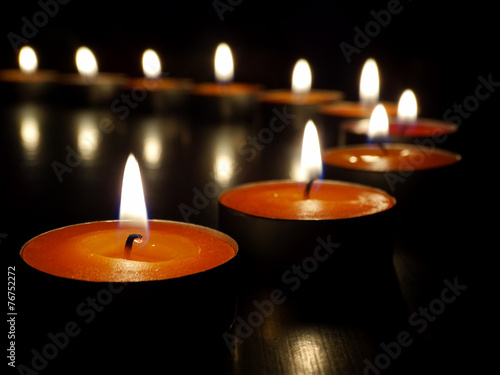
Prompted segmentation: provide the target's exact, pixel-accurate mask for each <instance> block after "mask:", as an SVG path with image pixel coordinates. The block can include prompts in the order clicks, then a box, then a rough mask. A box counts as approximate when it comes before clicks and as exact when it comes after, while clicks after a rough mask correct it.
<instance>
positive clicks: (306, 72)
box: [292, 59, 312, 95]
mask: <svg viewBox="0 0 500 375" xmlns="http://www.w3.org/2000/svg"><path fill="white" fill-rule="evenodd" d="M311 82H312V77H311V68H310V67H309V64H308V62H307V61H306V60H304V59H300V60H298V61H297V62H296V63H295V67H294V68H293V74H292V92H293V93H294V94H299V95H300V94H307V93H308V92H309V91H311Z"/></svg>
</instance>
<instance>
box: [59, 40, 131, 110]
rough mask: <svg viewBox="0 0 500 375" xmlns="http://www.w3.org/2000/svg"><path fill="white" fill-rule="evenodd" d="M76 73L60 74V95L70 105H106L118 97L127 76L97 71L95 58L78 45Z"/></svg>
mask: <svg viewBox="0 0 500 375" xmlns="http://www.w3.org/2000/svg"><path fill="white" fill-rule="evenodd" d="M75 61H76V66H77V70H78V73H77V74H69V73H67V74H60V75H59V77H58V84H59V89H60V90H61V95H60V97H61V98H62V100H63V101H64V102H65V103H67V104H71V105H87V104H92V105H107V106H110V105H112V104H113V103H112V102H113V100H114V99H119V97H120V96H119V93H120V91H121V90H122V89H123V88H124V87H125V85H126V83H127V78H126V77H125V75H123V74H120V73H102V72H99V69H98V65H97V60H96V58H95V56H94V54H93V53H92V51H91V50H89V49H88V48H87V47H80V48H79V49H78V50H77V52H76V56H75Z"/></svg>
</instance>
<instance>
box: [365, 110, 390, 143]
mask: <svg viewBox="0 0 500 375" xmlns="http://www.w3.org/2000/svg"><path fill="white" fill-rule="evenodd" d="M388 135H389V118H388V117H387V111H386V110H385V107H384V106H383V105H382V104H377V106H376V107H375V109H374V110H373V112H372V115H371V117H370V125H369V126H368V137H369V139H371V140H378V141H381V140H384V139H385V138H387V137H388Z"/></svg>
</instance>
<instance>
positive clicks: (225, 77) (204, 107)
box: [191, 43, 262, 121]
mask: <svg viewBox="0 0 500 375" xmlns="http://www.w3.org/2000/svg"><path fill="white" fill-rule="evenodd" d="M214 71H215V79H216V82H205V83H200V84H197V85H195V86H194V87H193V89H192V90H191V96H192V101H193V106H194V107H195V110H193V111H192V113H193V114H194V115H195V116H196V117H197V118H200V119H203V120H204V121H210V120H221V119H223V120H228V119H249V118H251V117H252V116H253V115H254V113H253V112H254V110H255V106H256V94H257V92H259V91H260V90H261V89H262V86H261V85H257V84H250V83H239V82H233V78H234V61H233V55H232V52H231V49H230V47H229V46H228V45H227V44H226V43H220V44H219V45H218V46H217V49H216V51H215V57H214Z"/></svg>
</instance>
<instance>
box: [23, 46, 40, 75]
mask: <svg viewBox="0 0 500 375" xmlns="http://www.w3.org/2000/svg"><path fill="white" fill-rule="evenodd" d="M37 67H38V60H37V57H36V53H35V51H34V50H33V48H31V47H29V46H24V47H23V48H21V50H20V51H19V68H20V69H21V71H22V72H23V73H28V74H30V73H34V72H35V71H36V68H37Z"/></svg>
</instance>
